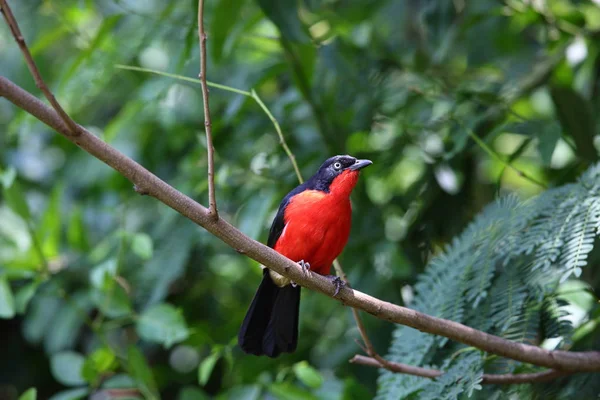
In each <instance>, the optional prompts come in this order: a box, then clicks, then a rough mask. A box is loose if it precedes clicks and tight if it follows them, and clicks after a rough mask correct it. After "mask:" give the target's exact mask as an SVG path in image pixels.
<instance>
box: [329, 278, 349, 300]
mask: <svg viewBox="0 0 600 400" xmlns="http://www.w3.org/2000/svg"><path fill="white" fill-rule="evenodd" d="M326 278H327V279H329V280H330V281H331V283H332V284H333V286H335V292H334V293H333V297H336V296H337V295H338V293H340V290H342V288H344V287H345V286H346V282H344V281H343V280H342V278H340V277H339V276H334V275H328V276H327V277H326Z"/></svg>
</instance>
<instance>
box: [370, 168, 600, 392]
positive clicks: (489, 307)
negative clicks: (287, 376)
mask: <svg viewBox="0 0 600 400" xmlns="http://www.w3.org/2000/svg"><path fill="white" fill-rule="evenodd" d="M599 178H600V165H596V166H594V167H592V168H590V169H589V170H588V171H587V172H586V173H585V174H584V175H583V176H582V177H581V178H580V179H579V181H578V182H577V183H575V184H569V185H566V186H564V187H560V188H554V189H550V190H547V191H546V192H543V193H541V194H540V195H538V196H537V197H535V198H533V199H530V200H527V201H519V200H518V199H517V197H515V196H508V197H504V198H500V199H499V200H497V201H496V202H494V203H492V204H491V205H489V206H488V207H486V208H485V210H484V211H483V212H482V213H481V214H480V215H479V216H478V217H476V218H475V220H474V221H473V223H471V224H470V225H469V226H468V227H467V229H466V230H465V232H464V233H463V234H462V235H460V237H459V238H458V239H457V240H455V241H454V242H453V243H452V244H451V245H450V246H448V248H447V249H446V250H445V251H444V252H443V253H442V254H440V255H438V256H437V257H435V258H434V259H433V260H432V261H431V262H430V264H429V266H428V268H427V269H426V271H425V273H424V274H423V275H422V276H421V277H420V278H419V280H418V283H417V285H416V286H415V289H416V296H415V299H414V303H413V304H411V306H412V307H413V308H415V309H417V310H419V311H422V312H426V313H428V314H431V315H436V316H439V317H442V318H448V319H452V320H454V321H457V322H461V323H465V324H467V325H469V326H472V327H474V328H477V329H482V330H484V331H487V332H490V333H493V334H495V335H499V336H502V337H504V338H506V339H510V340H514V341H518V342H523V343H528V344H535V345H539V344H541V343H542V342H543V341H544V340H545V339H549V338H557V337H560V338H561V339H562V340H561V341H559V342H558V343H556V344H555V345H553V347H552V348H556V346H558V345H559V344H563V343H565V342H567V343H568V342H569V339H570V336H571V334H572V327H571V324H570V322H569V320H568V319H567V318H566V317H568V316H569V312H568V309H567V308H566V306H567V305H568V303H566V302H565V300H563V299H561V298H560V297H559V296H557V294H556V292H557V288H558V287H559V284H560V283H561V282H564V281H565V280H567V279H568V278H569V277H571V276H575V277H579V276H580V275H581V273H582V268H583V267H585V266H586V264H587V258H588V254H589V253H590V252H591V251H592V249H593V244H594V240H595V237H596V235H598V234H599V233H600V232H599V229H598V226H599V224H600V196H599V193H600V179H599ZM465 351H468V353H466V354H467V355H465V353H464V352H465ZM456 352H459V353H458V354H459V355H458V356H456ZM449 355H453V356H451V357H448V356H449ZM389 359H390V360H392V361H396V362H401V363H408V364H412V365H419V366H427V365H434V366H436V367H439V368H440V369H442V370H443V371H447V373H446V374H444V375H442V376H441V377H440V378H438V379H435V380H432V381H431V380H427V379H425V378H415V377H410V376H406V375H402V374H395V373H391V372H389V371H382V372H381V375H380V378H379V385H380V387H379V393H378V396H377V399H379V400H384V399H385V400H387V399H399V398H405V397H406V396H408V395H410V394H415V393H417V392H419V391H421V392H419V396H418V397H419V398H427V399H429V398H431V399H434V398H435V399H457V398H459V397H461V396H463V394H465V392H468V396H469V397H471V395H472V394H473V391H475V390H480V389H482V387H481V386H479V385H478V384H477V383H478V379H480V378H481V374H482V373H483V372H484V371H485V372H491V373H507V372H515V371H517V370H519V368H521V367H522V366H521V365H520V363H518V362H516V361H509V360H503V359H501V358H499V357H490V359H488V358H486V357H485V356H484V355H482V354H481V353H479V352H478V351H475V350H472V349H468V348H465V347H464V346H463V345H459V344H456V343H451V342H449V341H448V340H444V339H442V340H440V339H434V338H432V336H431V335H428V334H425V333H422V332H418V331H416V330H414V329H412V328H408V327H405V326H398V327H397V328H396V330H395V332H394V337H393V342H392V344H391V347H390V350H389ZM459 378H460V379H459ZM511 390H514V389H511ZM490 393H491V390H487V389H486V390H485V391H484V393H481V394H480V397H481V398H487V397H486V396H489V395H490Z"/></svg>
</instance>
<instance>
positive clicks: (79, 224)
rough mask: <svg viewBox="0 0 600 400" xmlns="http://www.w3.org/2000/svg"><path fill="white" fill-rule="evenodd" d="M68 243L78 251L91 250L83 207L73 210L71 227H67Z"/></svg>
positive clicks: (70, 218)
mask: <svg viewBox="0 0 600 400" xmlns="http://www.w3.org/2000/svg"><path fill="white" fill-rule="evenodd" d="M67 241H68V242H69V245H70V246H72V247H74V248H75V249H77V250H81V251H87V250H88V249H89V248H90V245H89V242H88V237H87V229H86V227H85V222H84V220H83V212H82V208H81V207H74V208H73V209H71V216H70V217H69V225H68V226H67Z"/></svg>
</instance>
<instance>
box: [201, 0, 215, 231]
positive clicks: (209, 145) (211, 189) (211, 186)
mask: <svg viewBox="0 0 600 400" xmlns="http://www.w3.org/2000/svg"><path fill="white" fill-rule="evenodd" d="M198 41H199V45H200V75H198V78H200V84H201V85H202V101H203V103H204V129H205V130H206V151H207V154H208V207H209V211H210V216H211V218H213V219H215V220H217V219H219V212H218V211H217V199H216V197H215V160H214V153H215V148H214V147H213V141H212V123H211V120H210V107H209V104H208V85H207V84H206V32H204V0H198Z"/></svg>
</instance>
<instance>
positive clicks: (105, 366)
mask: <svg viewBox="0 0 600 400" xmlns="http://www.w3.org/2000/svg"><path fill="white" fill-rule="evenodd" d="M116 361H117V358H116V356H115V354H114V353H113V352H112V350H111V349H109V348H108V347H101V348H99V349H97V350H95V351H94V352H93V353H92V354H90V355H89V356H88V357H87V359H86V360H85V363H84V364H83V369H82V376H83V378H84V379H85V380H86V381H87V382H89V383H90V384H92V385H95V384H96V383H97V381H98V379H99V378H100V376H101V375H102V374H104V373H105V372H108V371H113V370H114V369H115V368H116V367H117V362H116Z"/></svg>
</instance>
